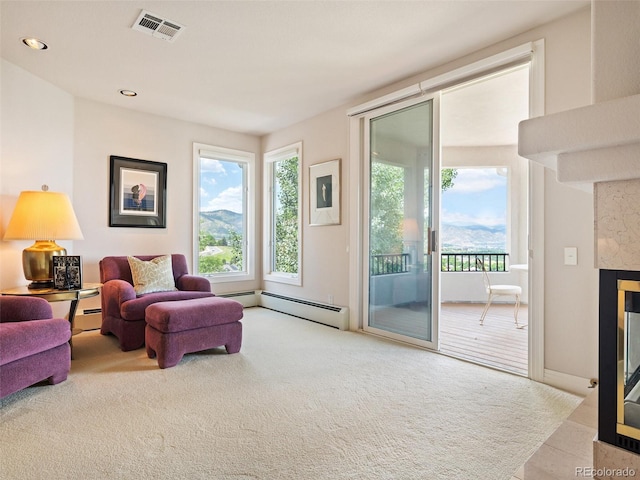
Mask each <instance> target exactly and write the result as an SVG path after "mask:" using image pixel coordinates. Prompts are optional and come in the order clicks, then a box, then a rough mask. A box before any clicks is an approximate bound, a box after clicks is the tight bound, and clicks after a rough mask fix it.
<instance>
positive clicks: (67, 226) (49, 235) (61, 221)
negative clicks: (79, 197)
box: [4, 191, 84, 240]
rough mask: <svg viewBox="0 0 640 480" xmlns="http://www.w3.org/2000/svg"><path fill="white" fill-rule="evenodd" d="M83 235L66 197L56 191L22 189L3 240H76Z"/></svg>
mask: <svg viewBox="0 0 640 480" xmlns="http://www.w3.org/2000/svg"><path fill="white" fill-rule="evenodd" d="M82 238H84V237H83V236H82V231H81V230H80V225H79V224H78V219H77V218H76V214H75V212H74V211H73V206H72V205H71V201H70V200H69V197H68V196H67V195H66V194H64V193H59V192H30V191H29V192H22V193H20V196H19V197H18V203H16V208H15V209H14V210H13V215H11V220H9V225H8V226H7V231H6V232H5V234H4V239H5V240H79V239H82Z"/></svg>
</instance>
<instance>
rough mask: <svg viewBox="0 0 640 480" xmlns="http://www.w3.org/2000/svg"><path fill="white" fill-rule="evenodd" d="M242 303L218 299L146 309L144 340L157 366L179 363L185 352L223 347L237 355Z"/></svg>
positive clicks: (180, 302)
mask: <svg viewBox="0 0 640 480" xmlns="http://www.w3.org/2000/svg"><path fill="white" fill-rule="evenodd" d="M242 315H243V313H242V304H241V303H240V302H236V301H235V300H230V299H228V298H220V297H205V298H198V299H192V300H178V301H175V302H158V303H154V304H151V305H149V306H148V307H147V308H146V310H145V321H146V322H147V325H146V327H145V331H144V340H145V344H146V347H147V355H148V356H149V358H154V357H155V356H156V355H157V356H158V366H159V367H160V368H169V367H173V366H175V365H177V364H178V362H179V361H180V360H181V359H182V357H183V355H184V354H185V353H192V352H199V351H202V350H207V349H209V348H214V347H219V346H221V345H224V346H225V348H226V349H227V353H237V352H239V351H240V346H241V345H242V323H240V319H241V318H242Z"/></svg>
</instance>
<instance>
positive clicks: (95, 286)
mask: <svg viewBox="0 0 640 480" xmlns="http://www.w3.org/2000/svg"><path fill="white" fill-rule="evenodd" d="M101 286H102V284H101V283H85V284H84V285H82V288H74V289H71V290H56V289H55V288H34V289H29V288H27V286H26V285H24V286H21V287H14V288H7V289H6V290H0V295H19V296H26V297H40V298H44V299H45V300H46V301H47V302H65V301H70V302H71V305H70V306H69V325H70V328H71V335H72V336H73V335H74V334H75V333H79V332H78V331H74V330H75V329H74V327H75V323H74V320H75V316H76V310H77V309H78V302H79V301H80V300H83V299H85V298H91V297H95V296H96V295H98V294H100V287H101ZM69 345H71V358H73V344H72V342H71V339H69Z"/></svg>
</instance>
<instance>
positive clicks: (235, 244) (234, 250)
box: [229, 230, 243, 270]
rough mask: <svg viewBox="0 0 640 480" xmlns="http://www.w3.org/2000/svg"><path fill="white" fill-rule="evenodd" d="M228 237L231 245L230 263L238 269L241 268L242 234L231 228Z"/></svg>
mask: <svg viewBox="0 0 640 480" xmlns="http://www.w3.org/2000/svg"><path fill="white" fill-rule="evenodd" d="M229 238H230V240H229V244H230V246H231V264H232V265H235V266H236V267H238V269H239V270H242V267H243V259H242V243H243V242H242V235H240V234H239V233H238V232H236V231H233V230H232V231H230V232H229Z"/></svg>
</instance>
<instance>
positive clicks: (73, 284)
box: [53, 255, 82, 290]
mask: <svg viewBox="0 0 640 480" xmlns="http://www.w3.org/2000/svg"><path fill="white" fill-rule="evenodd" d="M53 288H55V289H56V290H77V289H80V288H82V259H81V258H80V255H54V256H53Z"/></svg>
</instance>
